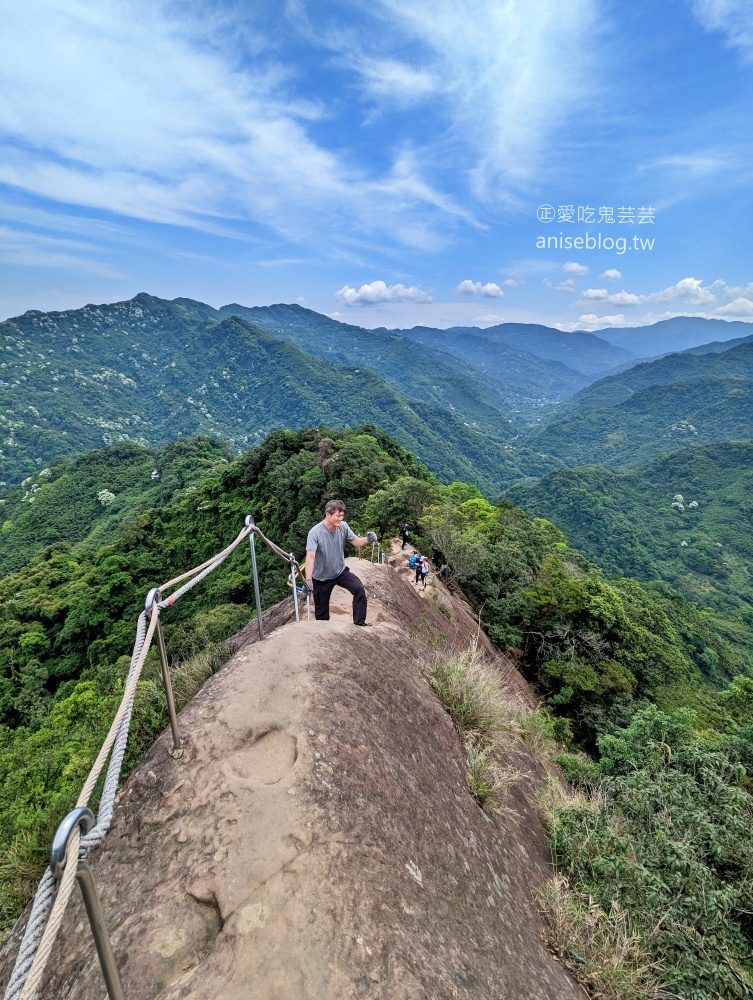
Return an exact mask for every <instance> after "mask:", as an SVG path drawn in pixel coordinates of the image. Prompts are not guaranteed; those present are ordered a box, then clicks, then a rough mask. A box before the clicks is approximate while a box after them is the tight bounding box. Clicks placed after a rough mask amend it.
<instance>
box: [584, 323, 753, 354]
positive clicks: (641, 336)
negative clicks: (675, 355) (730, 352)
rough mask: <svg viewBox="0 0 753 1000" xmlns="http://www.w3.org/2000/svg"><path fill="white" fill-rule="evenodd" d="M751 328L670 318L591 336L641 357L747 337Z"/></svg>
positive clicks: (599, 331)
mask: <svg viewBox="0 0 753 1000" xmlns="http://www.w3.org/2000/svg"><path fill="white" fill-rule="evenodd" d="M751 330H752V328H751V324H750V323H744V322H741V321H740V320H734V321H729V320H723V319H704V318H703V317H701V316H674V317H672V319H663V320H661V321H660V322H658V323H652V324H651V326H639V327H612V328H610V329H608V330H597V331H596V333H595V335H596V336H597V337H599V338H600V339H601V340H606V341H607V342H608V343H610V344H613V345H614V346H615V347H622V348H626V349H627V350H629V351H632V352H633V353H634V354H640V355H643V356H644V357H650V356H656V355H657V354H666V353H667V352H669V351H685V350H687V349H688V348H692V347H699V346H701V345H703V344H710V343H712V342H713V341H726V340H732V339H733V338H743V339H744V338H746V337H750V336H751Z"/></svg>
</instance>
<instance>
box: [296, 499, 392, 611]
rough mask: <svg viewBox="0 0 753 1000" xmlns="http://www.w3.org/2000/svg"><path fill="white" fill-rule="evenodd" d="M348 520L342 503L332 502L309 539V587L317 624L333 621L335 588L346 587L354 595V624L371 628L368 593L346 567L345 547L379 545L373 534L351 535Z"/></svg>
mask: <svg viewBox="0 0 753 1000" xmlns="http://www.w3.org/2000/svg"><path fill="white" fill-rule="evenodd" d="M344 518H345V504H344V503H343V502H342V500H328V501H327V503H326V504H325V506H324V520H323V521H320V522H319V523H318V524H315V525H314V527H313V528H312V529H311V531H309V533H308V538H307V539H306V567H305V573H306V583H307V584H308V585H309V587H311V589H312V590H313V591H314V611H315V614H316V618H317V621H328V620H329V599H330V595H331V594H332V590H333V588H334V587H344V588H345V589H346V590H348V591H350V593H351V594H352V595H353V624H354V625H363V626H368V625H369V624H370V623H369V622H367V621H366V591H365V589H364V586H363V584H362V583H361V581H360V580H359V579H358V577H357V576H356V575H355V573H351V572H350V570H349V569H348V568H347V566H346V565H345V543H346V542H352V544H353V545H355V546H356V548H359V549H360V548H361V546H363V545H368V544H369V542H376V540H377V536H376V535H375V534H374V532H373V531H369V532H367V534H366V536H365V537H364V536H362V535H356V534H354V533H353V531H351V529H350V527H349V526H348V524H347V522H346V521H345V520H344Z"/></svg>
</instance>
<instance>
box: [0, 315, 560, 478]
mask: <svg viewBox="0 0 753 1000" xmlns="http://www.w3.org/2000/svg"><path fill="white" fill-rule="evenodd" d="M199 306H201V304H198V306H197V304H196V303H191V302H187V301H186V300H182V301H176V302H172V303H171V302H165V301H163V300H160V299H154V298H152V297H150V296H146V295H139V296H137V297H136V298H135V299H133V300H132V301H130V302H125V303H117V304H115V305H114V306H100V307H94V306H87V307H86V308H85V309H81V310H74V311H71V312H67V313H50V314H43V313H26V314H25V315H24V316H22V317H18V318H17V319H14V320H8V321H6V323H4V324H2V331H3V334H4V336H5V341H6V355H5V356H6V358H7V360H6V361H5V362H4V364H5V366H6V367H5V369H4V373H5V374H6V378H8V379H10V381H9V382H4V383H3V387H4V388H5V390H6V391H5V392H4V397H5V399H6V408H5V412H4V413H3V414H2V415H0V425H2V427H3V428H4V429H5V431H6V433H7V437H6V438H5V440H4V444H3V449H2V453H1V455H0V457H1V458H2V466H1V468H2V470H3V472H4V475H5V476H6V477H7V478H8V479H11V480H14V479H15V480H16V481H18V479H21V478H23V477H25V476H28V475H29V474H30V473H31V472H32V471H34V470H35V469H39V467H40V466H42V465H45V464H47V463H48V462H49V461H50V460H52V459H54V458H59V457H63V456H66V455H72V454H76V453H78V452H82V451H85V450H87V449H90V448H94V447H98V446H100V447H101V445H102V444H103V443H104V444H106V445H107V444H111V443H116V442H118V441H135V442H136V443H138V444H141V445H143V446H147V447H148V446H155V445H160V444H163V443H165V442H167V441H169V440H171V439H174V438H176V437H178V436H181V435H183V436H186V435H197V434H204V435H209V436H215V437H220V438H224V439H225V440H227V441H228V442H229V443H230V444H231V445H232V446H234V448H235V449H236V450H240V449H241V448H243V447H246V446H248V445H250V444H253V443H255V442H258V441H260V440H262V439H263V437H264V436H265V435H266V434H267V433H269V431H271V430H273V429H275V428H278V427H295V426H301V425H317V424H326V425H328V426H339V427H346V426H351V427H352V426H357V425H358V424H364V423H375V424H378V425H379V426H381V427H383V428H384V429H386V430H387V431H388V432H389V433H391V434H393V435H394V436H395V438H396V439H397V440H399V441H400V442H401V443H403V444H404V445H405V446H406V447H408V448H410V449H412V450H413V451H415V453H416V454H417V455H418V456H419V457H420V458H421V459H422V460H423V461H425V462H426V463H427V464H429V465H430V466H431V467H432V468H433V469H434V471H435V472H436V473H437V474H438V475H439V476H440V477H442V478H447V479H450V480H451V479H455V478H463V479H469V480H471V481H475V482H479V483H480V484H482V485H483V487H484V488H485V489H487V490H489V491H492V492H493V491H496V490H498V489H499V488H501V486H502V485H504V484H505V483H506V482H508V481H511V479H514V478H517V476H518V475H519V474H520V471H519V466H520V462H521V461H522V459H521V457H520V456H518V455H513V454H510V453H508V451H506V450H505V449H504V448H503V446H502V445H501V444H500V443H498V442H499V438H500V437H502V438H504V437H505V436H509V434H510V431H509V429H508V427H507V425H506V424H505V422H504V421H503V420H500V422H499V426H498V427H497V429H496V432H495V437H494V439H492V438H491V437H490V436H489V435H488V434H484V433H481V432H478V431H476V430H475V429H474V428H473V427H470V426H466V423H464V422H463V421H462V420H459V419H458V418H457V417H455V416H454V414H453V413H452V411H451V410H450V408H449V406H448V407H445V408H442V407H441V406H440V405H439V404H438V403H437V402H436V401H435V400H433V399H423V398H422V399H419V400H414V399H411V398H409V397H408V396H406V395H404V394H402V393H400V392H398V391H396V390H395V389H393V388H392V387H391V386H389V385H388V384H387V383H386V382H385V381H384V380H383V379H381V378H379V376H377V375H375V374H374V373H373V372H371V371H370V370H368V369H366V368H350V369H345V368H342V367H338V366H336V365H333V364H331V363H329V362H327V361H323V360H321V359H317V358H313V357H312V356H311V355H309V354H305V353H304V352H303V351H301V350H299V349H298V348H297V347H295V346H294V345H293V344H290V343H285V342H283V341H280V340H278V339H276V338H274V337H271V336H270V335H269V334H266V333H264V332H263V331H262V330H260V329H258V328H256V327H253V326H251V325H250V324H249V323H247V322H246V321H244V320H243V319H240V318H238V317H233V316H231V317H228V318H226V319H223V320H222V321H221V322H219V323H217V324H215V323H212V322H209V323H207V322H206V321H205V318H204V316H205V314H206V311H207V310H208V309H209V307H201V308H199ZM536 464H537V465H538V467H539V469H540V471H544V470H545V469H546V468H547V466H548V467H551V464H552V463H547V462H546V461H545V460H544V461H543V462H542V460H540V459H539V460H538V461H537V463H536Z"/></svg>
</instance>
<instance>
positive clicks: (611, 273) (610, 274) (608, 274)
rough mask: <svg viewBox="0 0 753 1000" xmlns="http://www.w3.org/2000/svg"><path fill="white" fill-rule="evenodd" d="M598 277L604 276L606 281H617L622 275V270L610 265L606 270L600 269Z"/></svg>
mask: <svg viewBox="0 0 753 1000" xmlns="http://www.w3.org/2000/svg"><path fill="white" fill-rule="evenodd" d="M600 277H602V278H606V279H607V281H619V280H620V278H621V277H622V272H621V271H618V270H617V268H616V267H610V268H609V270H608V271H602V273H601V275H600Z"/></svg>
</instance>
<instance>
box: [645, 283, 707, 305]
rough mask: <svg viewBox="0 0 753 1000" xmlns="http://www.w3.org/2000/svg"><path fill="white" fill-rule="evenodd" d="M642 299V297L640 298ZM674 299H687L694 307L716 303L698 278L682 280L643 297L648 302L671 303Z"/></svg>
mask: <svg viewBox="0 0 753 1000" xmlns="http://www.w3.org/2000/svg"><path fill="white" fill-rule="evenodd" d="M642 298H643V297H642ZM675 299H688V301H690V302H692V303H693V304H694V305H702V304H710V303H712V302H716V296H715V295H714V293H713V292H711V291H709V289H708V288H704V287H703V281H702V280H701V279H700V278H683V279H682V281H678V282H677V284H675V285H670V286H669V288H665V289H663V290H662V291H660V292H652V293H651V295H648V296H646V297H645V299H644V301H649V302H673V301H675Z"/></svg>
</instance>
